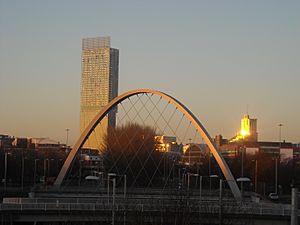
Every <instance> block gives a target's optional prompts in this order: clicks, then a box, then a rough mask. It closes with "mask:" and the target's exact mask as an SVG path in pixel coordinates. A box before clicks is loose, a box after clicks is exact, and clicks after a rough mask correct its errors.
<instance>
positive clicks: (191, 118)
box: [54, 89, 241, 201]
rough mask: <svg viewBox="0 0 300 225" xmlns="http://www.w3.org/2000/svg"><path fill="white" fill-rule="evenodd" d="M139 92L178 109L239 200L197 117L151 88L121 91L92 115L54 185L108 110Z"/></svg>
mask: <svg viewBox="0 0 300 225" xmlns="http://www.w3.org/2000/svg"><path fill="white" fill-rule="evenodd" d="M140 94H151V95H157V96H159V97H160V98H163V99H165V100H167V101H168V102H169V103H171V104H173V105H174V106H175V107H176V108H177V109H179V110H180V111H181V112H182V114H183V115H184V116H185V117H186V118H187V119H188V120H189V121H190V123H191V124H192V125H193V126H194V127H195V129H196V131H197V133H198V134H199V135H200V136H201V137H202V138H203V140H204V142H205V143H206V144H207V146H208V148H209V150H210V152H211V153H212V155H213V157H214V158H215V160H216V162H217V163H218V165H219V167H220V169H221V171H222V173H223V175H224V177H225V178H226V181H227V183H228V185H229V187H230V189H231V191H232V193H233V196H234V198H235V199H236V200H237V201H240V200H241V192H240V190H239V188H238V185H237V183H236V181H235V179H234V177H233V175H232V173H231V171H230V169H229V167H228V165H227V163H226V161H225V160H224V158H223V156H222V155H221V153H220V152H219V150H218V149H217V147H216V146H215V144H214V143H213V141H212V138H211V137H210V135H209V133H208V132H207V130H206V129H205V127H204V126H203V125H202V124H201V122H200V121H199V120H198V119H197V117H196V116H195V115H194V114H193V113H192V112H191V111H190V110H189V109H188V108H187V107H186V106H185V105H184V104H182V103H181V102H180V101H178V100H177V99H176V98H174V97H172V96H170V95H168V94H166V93H163V92H161V91H156V90H151V89H137V90H132V91H128V92H126V93H123V94H122V95H120V96H118V97H116V98H115V99H114V100H112V101H111V102H110V103H109V104H107V105H106V106H105V107H103V108H102V109H101V110H100V111H99V113H98V114H97V115H96V116H95V117H94V119H93V120H92V121H91V122H90V123H89V125H88V126H87V127H86V128H85V130H84V131H83V132H82V133H81V135H80V137H79V138H78V140H77V141H76V143H75V145H74V146H73V148H72V150H71V152H70V153H69V155H68V157H67V159H66V161H65V162H64V165H63V167H62V169H61V171H60V173H59V175H58V177H57V179H56V181H55V183H54V186H56V187H59V186H61V184H62V183H63V181H64V179H65V177H66V175H67V173H68V172H69V170H70V166H71V164H72V163H73V161H74V159H75V156H76V155H77V153H78V151H79V150H80V148H81V147H82V146H83V145H84V144H85V142H86V141H87V139H88V138H89V136H90V134H91V133H92V132H93V131H94V129H95V128H96V126H97V125H98V124H99V123H100V121H101V120H102V119H103V118H104V117H105V116H106V115H107V114H108V112H109V111H110V110H111V109H113V108H114V107H116V106H117V105H118V104H120V103H122V102H123V101H124V100H126V99H129V98H130V97H132V96H135V95H140Z"/></svg>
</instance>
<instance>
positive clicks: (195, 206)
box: [0, 199, 300, 216]
mask: <svg viewBox="0 0 300 225" xmlns="http://www.w3.org/2000/svg"><path fill="white" fill-rule="evenodd" d="M182 206H184V207H185V208H186V209H188V210H189V211H191V212H200V213H218V210H219V207H220V205H219V204H218V202H217V201H202V202H201V203H199V202H198V201H191V202H187V201H181V200H160V201H157V200H155V199H146V200H141V199H131V200H128V199H127V200H126V201H125V200H124V199H123V200H121V199H120V200H119V201H117V202H116V204H115V205H114V206H113V204H112V203H108V202H107V199H102V200H101V201H97V202H93V203H87V202H85V203H80V202H73V203H70V202H69V203H67V202H60V201H59V199H57V201H56V202H51V203H49V202H44V203H40V202H32V203H28V202H27V203H22V202H21V203H3V204H0V211H111V210H113V207H114V209H115V211H125V210H126V211H148V212H151V211H153V212H155V211H173V210H174V211H175V210H178V208H179V207H182ZM222 212H223V213H225V214H241V215H277V216H290V215H291V207H290V205H282V204H264V203H259V204H257V203H256V204H251V203H250V204H243V205H239V204H236V203H232V202H224V204H223V205H222ZM299 215H300V211H299Z"/></svg>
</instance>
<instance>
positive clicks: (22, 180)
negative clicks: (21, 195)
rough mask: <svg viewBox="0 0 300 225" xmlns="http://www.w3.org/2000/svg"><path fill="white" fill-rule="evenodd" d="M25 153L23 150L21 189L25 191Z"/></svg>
mask: <svg viewBox="0 0 300 225" xmlns="http://www.w3.org/2000/svg"><path fill="white" fill-rule="evenodd" d="M24 163H25V161H24V155H23V151H22V175H21V190H22V191H23V189H24Z"/></svg>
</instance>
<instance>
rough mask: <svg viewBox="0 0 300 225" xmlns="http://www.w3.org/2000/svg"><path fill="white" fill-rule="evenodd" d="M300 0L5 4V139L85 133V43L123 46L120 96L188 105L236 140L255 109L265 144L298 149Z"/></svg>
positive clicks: (1, 56)
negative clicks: (158, 96) (144, 95)
mask: <svg viewBox="0 0 300 225" xmlns="http://www.w3.org/2000/svg"><path fill="white" fill-rule="evenodd" d="M299 12H300V1H296V0H295V1H276V0H272V1H261V0H257V1H255V0H251V1H250V0H249V1H238V0H236V1H229V0H228V1H211V0H207V1H196V0H195V1H192V0H190V1H174V0H173V1H162V0H157V1H154V0H151V1H142V0H139V1H138V0H137V1H121V0H120V1H100V0H99V1H96V0H95V1H92V0H90V1H79V0H78V1H76V0H69V1H66V0H57V1H55V0H51V1H40V0H36V1H30V0H24V1H22V0H19V1H15V0H6V1H5V0H0V96H1V100H0V133H6V134H10V135H15V136H33V137H50V138H52V139H56V140H60V141H65V137H66V132H65V128H70V136H71V142H74V140H75V139H76V138H77V137H78V135H79V100H80V98H79V97H80V76H81V60H80V58H81V39H82V38H84V37H95V36H104V35H109V36H111V39H112V46H113V47H115V48H119V49H120V73H119V74H120V83H119V86H120V89H119V92H120V93H122V92H124V91H127V90H131V89H137V88H151V89H158V90H161V91H164V92H167V93H169V94H171V95H172V96H174V97H176V98H178V99H179V100H180V101H182V102H183V103H184V104H185V105H186V106H187V107H188V108H189V109H190V110H191V111H192V112H193V113H194V114H195V115H196V116H198V118H199V119H200V121H201V122H202V123H203V125H204V126H205V127H206V128H207V129H208V131H209V132H210V134H211V135H212V136H214V135H215V134H219V133H222V134H223V135H224V136H225V137H232V136H233V135H234V134H235V133H236V132H237V131H238V129H239V126H240V118H241V117H242V116H243V114H244V113H245V112H246V108H247V105H248V106H249V107H248V108H249V114H250V116H251V117H254V118H257V119H258V132H259V138H260V140H270V141H271V140H274V141H277V140H278V132H279V128H278V124H279V123H282V124H284V126H283V128H282V137H283V139H286V140H287V141H292V142H300V119H299V118H300V89H299V87H300V13H299Z"/></svg>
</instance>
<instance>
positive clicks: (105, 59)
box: [80, 37, 119, 150]
mask: <svg viewBox="0 0 300 225" xmlns="http://www.w3.org/2000/svg"><path fill="white" fill-rule="evenodd" d="M81 59H82V63H81V71H82V76H81V96H80V133H82V132H83V131H84V129H85V128H86V126H87V125H88V124H89V123H90V122H91V120H92V119H93V118H94V117H95V115H96V114H97V113H98V112H99V111H100V110H101V108H102V107H103V106H105V105H107V104H108V103H109V102H110V101H111V100H113V99H114V98H115V97H117V96H118V77H119V50H118V49H114V48H111V47H110V37H96V38H84V39H82V57H81ZM115 125H116V109H115V110H113V111H111V112H110V113H109V114H108V116H107V117H105V118H104V119H103V120H102V122H101V124H100V125H98V126H97V127H96V129H95V131H94V132H93V133H92V134H91V135H90V137H89V139H88V140H87V142H86V144H85V146H84V147H87V148H93V149H99V150H101V149H102V148H103V147H104V146H105V142H104V138H105V137H106V135H107V133H108V128H109V127H110V126H112V127H115Z"/></svg>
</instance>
